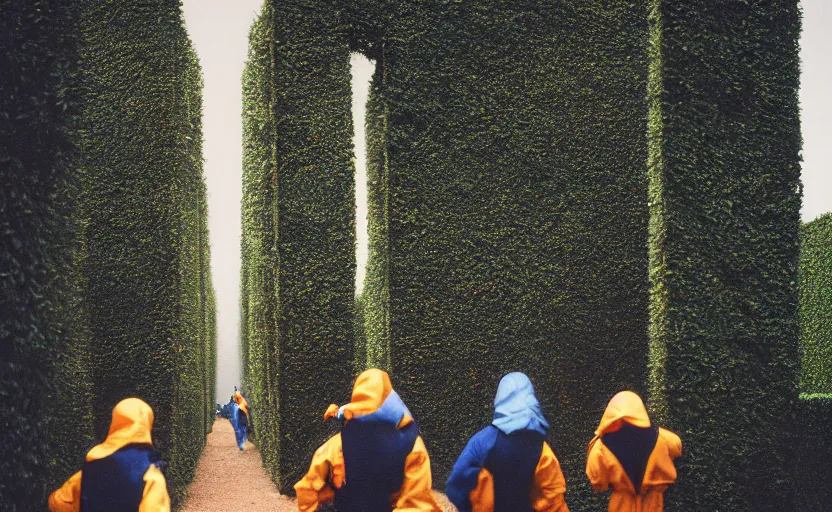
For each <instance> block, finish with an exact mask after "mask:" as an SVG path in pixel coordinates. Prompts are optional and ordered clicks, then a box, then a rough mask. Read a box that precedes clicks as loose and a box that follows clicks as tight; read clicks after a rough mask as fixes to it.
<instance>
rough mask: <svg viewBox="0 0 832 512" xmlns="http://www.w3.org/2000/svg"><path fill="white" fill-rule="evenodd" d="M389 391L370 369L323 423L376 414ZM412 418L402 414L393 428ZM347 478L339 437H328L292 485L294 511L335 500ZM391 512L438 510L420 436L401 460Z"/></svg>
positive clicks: (381, 373) (383, 379) (331, 408)
mask: <svg viewBox="0 0 832 512" xmlns="http://www.w3.org/2000/svg"><path fill="white" fill-rule="evenodd" d="M392 391H393V385H392V384H391V382H390V377H389V376H388V375H387V373H386V372H384V371H381V370H378V369H370V370H367V371H365V372H363V373H362V374H361V375H359V376H358V378H357V379H356V381H355V385H354V386H353V390H352V399H351V401H350V403H349V404H347V405H345V406H343V407H341V408H339V407H338V406H337V405H335V404H332V405H330V406H329V408H328V409H327V411H326V413H325V414H324V421H326V420H327V419H329V418H332V417H336V416H338V415H339V412H340V413H341V416H342V417H343V419H344V420H345V421H347V422H349V421H350V420H352V419H353V418H356V417H359V416H364V415H368V414H372V413H374V412H376V411H377V410H378V409H379V408H380V407H381V406H382V404H383V403H384V401H385V400H386V399H387V397H388V396H389V395H390V393H391V392H392ZM413 421H414V420H413V418H412V417H411V416H410V415H409V414H405V416H404V417H402V419H401V421H400V422H399V424H398V426H397V428H399V429H401V428H403V427H405V426H407V425H409V424H411V423H413ZM346 478H347V475H346V467H345V464H344V453H343V448H342V442H341V434H336V435H335V436H333V437H331V438H330V439H329V440H328V441H327V442H326V443H324V444H323V446H321V447H320V448H318V449H317V450H316V451H315V454H314V455H313V456H312V463H311V464H310V466H309V471H308V472H307V473H306V475H305V476H304V477H303V478H302V479H301V480H300V481H299V482H298V483H296V484H295V492H296V493H297V497H298V510H301V511H304V512H305V511H309V512H311V511H314V510H317V508H318V505H319V504H323V503H329V502H332V501H334V499H335V490H336V489H340V488H341V486H342V485H344V482H345V480H346ZM390 504H391V506H392V508H393V511H394V512H405V511H407V512H416V511H440V510H441V509H440V508H439V505H437V503H436V501H435V500H434V498H433V495H432V494H431V473H430V459H429V458H428V452H427V449H426V448H425V443H424V441H423V440H422V437H421V436H419V437H417V438H416V442H415V444H414V445H413V449H412V450H411V452H410V454H408V455H407V458H406V459H405V467H404V481H403V482H402V485H401V488H400V489H399V490H398V491H397V492H396V493H394V494H393V495H392V496H390Z"/></svg>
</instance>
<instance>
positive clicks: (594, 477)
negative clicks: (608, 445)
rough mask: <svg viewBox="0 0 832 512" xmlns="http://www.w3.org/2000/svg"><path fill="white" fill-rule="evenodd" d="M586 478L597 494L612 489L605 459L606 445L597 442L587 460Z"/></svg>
mask: <svg viewBox="0 0 832 512" xmlns="http://www.w3.org/2000/svg"><path fill="white" fill-rule="evenodd" d="M586 476H587V477H589V482H590V483H591V484H592V488H593V489H595V491H596V492H601V491H606V490H607V489H609V487H610V482H609V474H608V472H607V466H606V463H605V457H604V445H603V444H602V443H601V442H600V440H599V441H596V442H595V443H594V444H593V445H592V448H590V450H589V454H587V458H586Z"/></svg>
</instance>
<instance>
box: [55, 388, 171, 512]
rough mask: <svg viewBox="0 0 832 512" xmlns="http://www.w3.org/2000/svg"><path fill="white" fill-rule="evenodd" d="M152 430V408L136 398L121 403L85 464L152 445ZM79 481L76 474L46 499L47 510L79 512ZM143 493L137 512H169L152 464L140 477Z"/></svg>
mask: <svg viewBox="0 0 832 512" xmlns="http://www.w3.org/2000/svg"><path fill="white" fill-rule="evenodd" d="M152 427H153V409H151V408H150V406H149V405H147V404H146V403H145V402H144V401H142V400H139V399H138V398H127V399H125V400H122V401H121V402H119V403H118V405H116V406H115V408H114V409H113V419H112V421H111V423H110V432H109V433H108V434H107V439H105V440H104V442H103V443H101V444H99V445H97V446H95V447H93V449H92V450H90V451H89V453H87V459H86V460H87V462H92V461H95V460H99V459H103V458H105V457H109V456H110V455H112V454H113V453H115V452H116V451H118V450H120V449H121V448H123V447H125V446H127V445H130V444H147V445H152V444H153V443H152V441H151V437H150V431H151V429H152ZM81 479H82V472H81V471H78V472H77V473H75V474H74V475H72V476H71V477H70V478H69V480H67V481H66V482H65V483H64V485H63V486H61V487H60V488H59V489H57V490H55V491H54V492H53V493H52V494H51V495H50V496H49V510H50V511H52V512H79V511H80V510H81ZM144 482H145V486H144V492H143V493H142V501H141V504H140V505H139V512H169V511H170V497H169V496H168V490H167V484H166V482H165V476H164V475H163V474H162V472H161V471H160V470H159V468H158V467H156V466H155V465H150V466H149V467H148V468H147V471H146V472H145V474H144Z"/></svg>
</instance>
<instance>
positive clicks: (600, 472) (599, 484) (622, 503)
mask: <svg viewBox="0 0 832 512" xmlns="http://www.w3.org/2000/svg"><path fill="white" fill-rule="evenodd" d="M625 424H629V425H632V426H634V427H639V428H647V427H650V426H651V424H650V418H649V417H648V416H647V410H646V409H645V408H644V403H643V402H642V401H641V398H640V397H639V396H638V395H637V394H635V393H633V392H632V391H622V392H620V393H618V394H617V395H615V396H614V397H613V398H612V400H610V403H609V404H608V405H607V409H606V410H605V411H604V415H603V417H602V418H601V423H600V425H598V428H597V429H596V430H595V437H594V438H593V439H592V441H590V443H589V449H588V454H587V461H586V474H587V476H588V477H589V481H590V482H591V483H592V487H593V488H594V489H595V490H596V491H598V492H600V491H606V490H608V489H612V495H611V496H610V502H609V507H608V510H609V511H610V512H662V510H663V508H664V491H665V490H666V489H667V488H668V487H669V486H670V484H672V483H673V482H675V481H676V466H675V465H674V464H673V460H674V459H676V458H677V457H679V456H680V455H682V441H681V440H680V439H679V436H677V435H676V434H674V433H673V432H670V431H669V430H665V429H663V428H659V429H658V435H657V438H656V441H655V446H654V447H653V450H652V452H650V455H649V458H648V459H647V463H646V467H645V469H644V478H643V479H642V481H641V485H640V487H641V488H640V490H639V492H636V485H634V483H633V482H632V481H631V480H630V477H629V476H628V474H627V471H626V470H625V469H624V466H623V465H622V463H621V462H620V461H619V460H618V459H617V458H616V456H615V454H614V453H613V451H612V450H611V449H610V448H609V447H607V446H605V444H604V439H603V437H602V436H604V434H611V433H614V432H617V431H618V430H620V429H621V428H622V427H624V426H625Z"/></svg>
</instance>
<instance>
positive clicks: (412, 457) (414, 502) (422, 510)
mask: <svg viewBox="0 0 832 512" xmlns="http://www.w3.org/2000/svg"><path fill="white" fill-rule="evenodd" d="M431 487H432V482H431V473H430V458H429V457H428V450H427V448H425V442H424V441H423V440H422V437H421V436H420V437H417V438H416V443H415V444H414V445H413V450H411V452H410V454H409V455H408V456H407V459H405V462H404V482H402V487H401V489H400V490H399V492H397V493H396V494H395V495H393V502H394V503H395V508H394V509H393V510H394V512H433V511H437V512H438V511H440V510H441V509H440V508H439V505H438V504H437V503H436V500H435V499H434V497H433V493H432V491H431Z"/></svg>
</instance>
